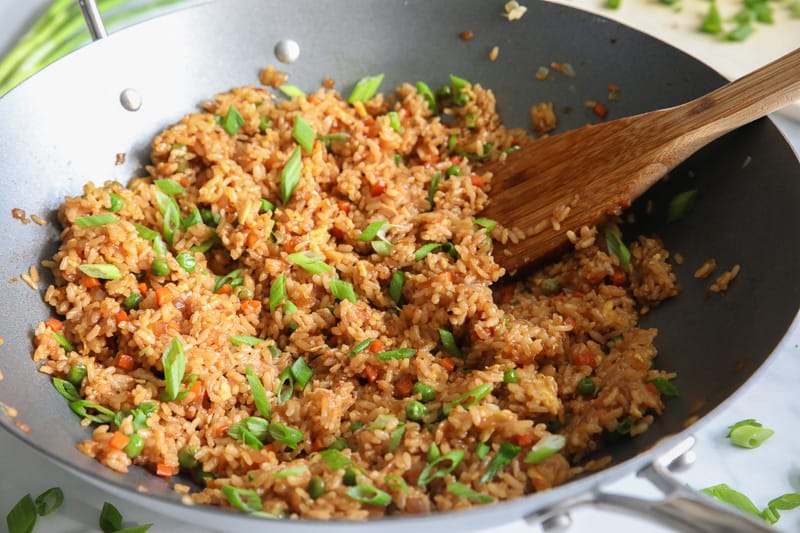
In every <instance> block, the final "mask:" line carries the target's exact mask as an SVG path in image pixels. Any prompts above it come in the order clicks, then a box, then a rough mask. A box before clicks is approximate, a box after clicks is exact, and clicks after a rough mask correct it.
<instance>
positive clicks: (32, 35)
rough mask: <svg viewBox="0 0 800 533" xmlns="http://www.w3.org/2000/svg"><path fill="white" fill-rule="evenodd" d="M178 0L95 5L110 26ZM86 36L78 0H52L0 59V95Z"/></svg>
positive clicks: (108, 0) (115, 0) (101, 0)
mask: <svg viewBox="0 0 800 533" xmlns="http://www.w3.org/2000/svg"><path fill="white" fill-rule="evenodd" d="M181 1H183V0H151V1H148V2H147V3H145V4H143V5H139V6H135V7H129V8H125V7H124V6H123V4H125V3H126V2H127V0H97V7H98V9H99V10H100V13H101V14H102V15H106V16H105V23H106V26H108V27H109V28H110V29H112V30H113V29H118V28H119V27H120V26H121V25H122V24H123V23H124V22H126V21H128V20H130V19H132V18H136V17H139V16H141V15H144V14H147V13H149V12H152V11H155V10H156V9H159V8H162V7H165V6H168V5H171V4H175V3H178V2H181ZM120 6H122V7H120ZM116 8H120V9H116ZM112 11H113V12H112ZM89 40H90V39H89V31H88V30H87V29H86V24H85V22H84V20H83V15H82V14H81V11H80V8H79V7H78V2H77V1H76V0H53V2H52V3H51V4H50V6H49V7H48V8H47V10H46V11H45V12H44V13H43V14H42V16H41V17H40V18H39V19H38V20H37V21H36V22H35V23H34V24H33V25H32V26H31V27H30V28H29V29H28V30H27V31H26V32H25V34H24V35H23V36H22V37H21V38H20V39H19V41H18V42H17V43H16V45H14V47H13V48H12V49H11V50H10V51H9V52H8V54H7V55H6V56H5V57H3V58H2V59H0V96H2V95H4V94H5V93H7V92H8V91H10V90H11V89H13V88H14V87H15V86H16V85H18V84H19V83H21V82H22V81H24V80H25V79H27V78H28V77H30V76H32V75H33V74H35V73H37V72H38V71H40V70H41V69H43V68H44V67H46V66H47V65H49V64H50V63H52V62H53V61H56V60H57V59H60V58H62V57H64V56H65V55H67V54H68V53H70V52H72V51H74V50H76V49H78V48H79V47H81V46H83V45H84V44H86V43H88V42H89Z"/></svg>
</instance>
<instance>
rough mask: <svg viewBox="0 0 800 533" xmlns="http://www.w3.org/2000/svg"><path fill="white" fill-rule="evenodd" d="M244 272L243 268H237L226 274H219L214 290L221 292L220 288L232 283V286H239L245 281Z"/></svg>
mask: <svg viewBox="0 0 800 533" xmlns="http://www.w3.org/2000/svg"><path fill="white" fill-rule="evenodd" d="M242 272H244V269H243V268H237V269H236V270H231V271H230V272H228V273H227V274H225V275H224V276H217V279H216V281H215V282H214V292H219V290H220V289H221V288H222V287H224V286H225V285H230V286H231V287H238V286H239V285H241V284H242V283H244V277H243V276H242Z"/></svg>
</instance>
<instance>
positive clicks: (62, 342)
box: [53, 331, 75, 353]
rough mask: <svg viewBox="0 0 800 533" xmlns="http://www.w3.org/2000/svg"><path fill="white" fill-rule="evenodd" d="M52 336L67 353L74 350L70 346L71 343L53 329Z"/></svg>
mask: <svg viewBox="0 0 800 533" xmlns="http://www.w3.org/2000/svg"><path fill="white" fill-rule="evenodd" d="M53 337H55V339H56V342H58V345H59V346H61V347H62V348H64V351H66V352H67V353H69V352H74V351H75V348H74V347H73V346H72V344H71V343H70V342H69V341H68V340H67V338H66V337H65V336H64V335H62V334H61V333H59V332H57V331H54V332H53Z"/></svg>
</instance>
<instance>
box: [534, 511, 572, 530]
mask: <svg viewBox="0 0 800 533" xmlns="http://www.w3.org/2000/svg"><path fill="white" fill-rule="evenodd" d="M571 525H572V517H571V516H570V515H569V513H560V514H557V515H553V516H550V517H548V518H546V519H544V520H542V523H541V528H542V531H544V532H546V533H558V532H560V531H566V530H567V529H569V528H570V526H571Z"/></svg>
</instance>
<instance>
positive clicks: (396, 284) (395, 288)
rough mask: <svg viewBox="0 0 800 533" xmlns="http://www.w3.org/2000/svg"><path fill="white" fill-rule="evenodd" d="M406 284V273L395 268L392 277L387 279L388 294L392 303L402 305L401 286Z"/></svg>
mask: <svg viewBox="0 0 800 533" xmlns="http://www.w3.org/2000/svg"><path fill="white" fill-rule="evenodd" d="M405 284H406V273H405V272H403V271H402V270H395V271H394V274H392V279H391V280H390V281H389V296H391V298H392V300H393V301H394V303H395V304H396V305H397V306H398V307H400V306H402V305H403V287H404V286H405Z"/></svg>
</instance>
